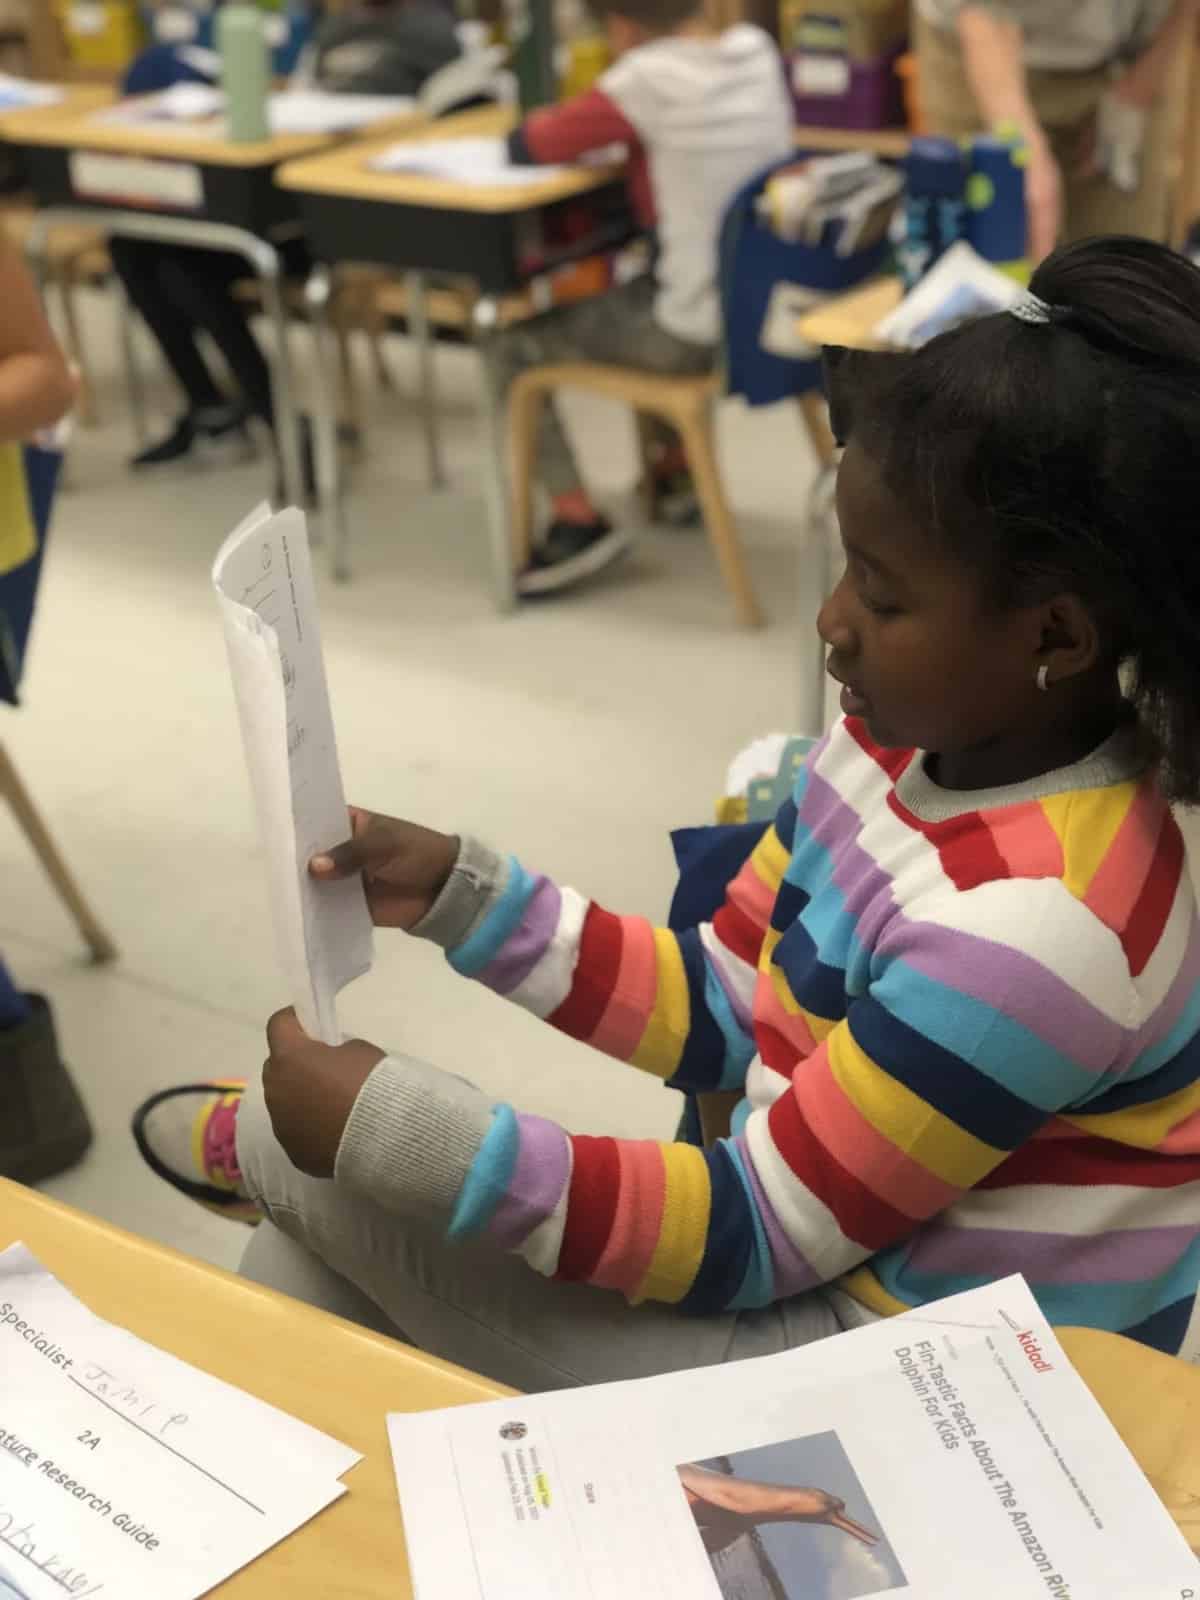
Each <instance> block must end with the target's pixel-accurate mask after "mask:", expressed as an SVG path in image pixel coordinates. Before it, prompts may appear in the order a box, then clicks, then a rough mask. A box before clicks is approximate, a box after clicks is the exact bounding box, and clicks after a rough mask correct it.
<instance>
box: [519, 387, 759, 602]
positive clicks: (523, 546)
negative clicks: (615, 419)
mask: <svg viewBox="0 0 1200 1600" xmlns="http://www.w3.org/2000/svg"><path fill="white" fill-rule="evenodd" d="M722 387H723V385H722V379H721V378H720V376H719V375H717V374H716V373H710V374H708V375H705V376H702V377H692V378H664V377H658V376H656V375H654V374H652V373H648V372H639V371H638V370H637V369H636V368H634V367H615V366H607V365H604V364H602V363H600V362H598V361H570V362H559V363H557V364H555V365H553V366H548V367H538V368H536V369H535V370H534V371H532V372H524V373H522V374H521V376H520V377H519V378H517V380H516V381H515V382H514V384H513V386H512V389H511V391H510V395H509V402H508V408H509V429H510V437H511V441H512V460H513V477H512V526H513V546H514V548H513V559H514V561H515V563H516V565H517V567H518V569H519V568H521V567H523V566H524V565H525V564H526V562H527V561H528V560H529V553H530V547H531V543H532V538H533V485H534V478H535V474H536V466H537V437H538V424H539V422H540V420H541V415H542V408H543V406H544V405H545V403H546V400H547V398H548V397H549V396H550V395H551V394H552V393H554V391H555V390H557V389H582V390H584V391H585V392H586V393H588V394H598V395H603V396H605V397H606V398H608V399H610V400H619V401H622V402H623V403H624V404H626V405H628V406H629V407H631V409H632V410H633V411H635V412H636V413H638V414H639V415H645V416H652V417H659V418H661V419H662V420H663V421H664V422H667V423H669V424H670V425H671V426H672V427H673V428H674V429H675V431H676V433H678V435H679V438H680V440H681V442H682V444H683V450H684V454H685V456H686V457H687V463H688V467H689V469H690V471H691V474H692V479H693V481H694V483H695V486H696V497H697V499H698V500H699V502H700V510H701V512H702V514H703V517H704V525H705V527H706V529H707V530H708V537H709V539H710V541H711V543H712V547H713V552H714V554H715V555H716V558H717V564H718V566H719V567H720V569H721V576H722V578H723V579H724V581H725V587H726V588H727V589H728V590H729V593H730V595H731V597H732V599H733V604H734V609H735V610H736V612H737V615H738V620H739V621H740V622H742V623H743V624H744V625H745V626H746V627H747V628H759V627H761V626H762V623H763V613H762V608H761V606H760V605H759V603H758V598H757V596H756V595H755V593H754V585H753V584H752V582H751V581H750V574H749V572H748V571H747V570H746V562H745V559H744V556H743V554H742V544H741V539H740V537H739V535H738V529H737V523H736V522H735V521H734V517H733V512H732V511H731V510H730V506H729V501H728V499H727V497H726V494H725V489H724V485H723V484H722V482H721V468H720V463H719V462H718V460H717V449H716V432H715V429H714V426H713V412H714V407H715V404H716V401H717V400H718V399H719V397H720V395H721V392H722Z"/></svg>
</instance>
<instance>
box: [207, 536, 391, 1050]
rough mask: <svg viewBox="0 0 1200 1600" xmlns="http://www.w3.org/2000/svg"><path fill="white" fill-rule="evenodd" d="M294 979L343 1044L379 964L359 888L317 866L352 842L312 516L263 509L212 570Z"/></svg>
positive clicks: (280, 936) (325, 1031)
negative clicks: (350, 991)
mask: <svg viewBox="0 0 1200 1600" xmlns="http://www.w3.org/2000/svg"><path fill="white" fill-rule="evenodd" d="M213 586H214V588H215V589H216V591H217V597H218V600H219V602H220V606H221V617H222V621H223V623H224V627H225V643H226V646H227V648H228V652H229V665H230V670H231V672H232V675H233V688H234V695H235V698H236V700H237V707H238V715H239V720H240V722H241V729H242V744H243V748H244V751H245V756H246V766H247V768H248V770H249V774H250V784H251V789H252V791H253V795H254V803H255V809H256V811H257V815H258V827H259V835H260V838H261V841H262V848H263V855H264V857H265V859H266V867H267V882H268V892H269V895H270V900H271V912H272V917H273V920H274V924H275V933H276V940H277V943H278V947H279V955H280V961H281V963H282V965H283V970H284V975H285V977H286V979H287V983H288V988H289V991H290V993H291V996H292V1002H293V1004H294V1005H295V1007H296V1013H297V1015H298V1017H299V1019H300V1022H301V1024H302V1026H303V1027H304V1028H305V1029H306V1031H307V1032H308V1033H309V1034H311V1035H312V1037H313V1038H315V1039H322V1040H324V1042H325V1043H326V1044H340V1043H341V1039H342V1036H341V1033H340V1031H339V1029H338V1023H337V1004H336V1002H337V995H338V992H339V990H341V989H343V988H344V987H345V985H346V984H347V983H349V982H350V981H351V980H352V979H353V978H357V977H360V976H361V975H362V973H364V972H366V971H367V970H368V968H369V967H370V965H371V953H372V931H371V917H370V913H369V912H368V910H367V903H366V897H365V896H364V894H363V889H362V884H361V882H360V881H359V880H358V879H347V880H346V881H345V882H342V883H333V884H328V883H326V884H317V883H315V882H314V881H313V879H312V878H311V877H310V876H309V873H308V863H309V861H310V860H311V859H312V857H313V856H314V855H316V854H317V853H318V852H320V851H322V850H329V849H331V848H332V847H333V846H334V845H336V844H340V843H341V842H342V841H343V840H344V839H345V838H346V835H347V833H348V832H349V820H348V815H347V811H346V796H345V791H344V789H343V787H342V776H341V769H340V767H339V765H338V755H337V741H336V738H335V736H334V729H333V713H332V711H331V709H330V704H329V689H328V685H327V683H326V680H325V662H324V658H323V656H322V654H321V637H320V631H319V628H318V623H317V598H316V589H315V587H314V585H313V576H312V562H311V560H310V558H309V550H308V532H307V528H306V525H305V520H304V513H303V512H301V511H297V510H295V509H291V510H287V511H280V512H278V513H275V514H272V512H271V510H270V508H269V507H268V506H265V505H264V506H260V507H259V508H258V509H257V510H255V511H253V512H252V513H251V514H250V516H248V517H247V518H246V520H245V521H244V522H243V523H242V524H241V525H240V526H239V527H238V528H236V529H235V530H234V532H233V533H231V534H230V536H229V538H228V539H226V541H225V543H224V544H223V545H222V546H221V549H220V551H219V552H218V555H217V559H216V561H215V563H214V565H213Z"/></svg>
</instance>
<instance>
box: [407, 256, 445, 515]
mask: <svg viewBox="0 0 1200 1600" xmlns="http://www.w3.org/2000/svg"><path fill="white" fill-rule="evenodd" d="M427 290H428V284H427V283H426V281H425V274H424V273H423V272H406V273H405V274H404V297H405V303H406V305H407V308H408V331H409V334H410V335H411V337H412V339H413V342H414V343H415V344H416V347H417V362H418V368H419V374H420V384H421V426H422V428H423V429H424V431H425V458H426V460H427V461H428V463H429V486H430V488H431V489H444V488H445V487H446V473H445V469H444V467H443V466H442V447H441V440H440V438H439V437H438V414H437V373H436V370H435V367H434V343H433V332H432V330H431V328H430V326H429V298H428V294H427Z"/></svg>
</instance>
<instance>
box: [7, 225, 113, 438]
mask: <svg viewBox="0 0 1200 1600" xmlns="http://www.w3.org/2000/svg"><path fill="white" fill-rule="evenodd" d="M0 215H2V216H3V223H4V231H5V233H7V235H8V237H9V238H10V239H11V240H12V242H13V244H14V245H15V246H16V247H17V249H18V250H21V251H24V248H25V241H26V239H27V238H28V236H29V230H30V228H31V227H32V226H33V219H34V216H35V215H36V213H35V211H34V208H33V207H32V206H30V205H25V204H23V203H20V202H18V203H16V204H12V205H7V204H6V205H4V207H3V208H2V211H0ZM47 268H48V273H49V282H50V285H51V286H52V287H53V289H54V292H55V295H56V297H57V300H58V308H59V311H60V313H61V320H62V332H63V345H64V347H65V349H66V352H67V355H68V357H69V358H70V361H71V364H72V365H73V366H74V367H75V368H76V370H77V371H78V373H79V398H78V401H77V403H76V414H77V415H78V417H79V420H80V422H82V423H83V424H84V426H85V427H89V428H94V427H95V426H96V425H97V424H98V422H99V421H100V410H99V406H98V405H97V403H96V387H95V383H94V382H93V379H92V363H91V359H90V357H89V353H88V349H87V345H86V342H85V340H84V335H83V323H82V321H81V319H80V316H79V290H80V289H84V288H91V289H94V288H101V287H103V285H104V284H105V283H107V282H108V281H109V280H110V275H111V272H112V265H111V263H110V261H109V259H108V249H107V246H106V244H105V236H104V234H103V233H102V232H101V230H100V229H99V228H88V227H75V226H72V227H65V228H55V229H54V231H53V233H52V234H51V235H50V241H49V248H48V260H47Z"/></svg>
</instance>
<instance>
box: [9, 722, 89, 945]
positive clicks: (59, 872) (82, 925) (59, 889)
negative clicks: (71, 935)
mask: <svg viewBox="0 0 1200 1600" xmlns="http://www.w3.org/2000/svg"><path fill="white" fill-rule="evenodd" d="M0 800H3V801H4V802H5V804H6V805H7V806H8V808H9V810H10V811H11V812H12V814H13V817H14V818H15V820H16V823H17V826H18V827H19V828H20V830H21V832H22V833H23V834H24V835H25V837H26V839H27V840H28V841H29V844H30V846H31V847H32V849H33V852H34V854H35V855H36V856H37V858H38V860H39V861H40V862H41V864H42V866H43V868H44V869H45V872H46V876H47V877H48V878H49V879H50V882H51V884H53V886H54V889H55V892H56V893H57V895H58V897H59V899H60V900H61V901H62V903H63V905H64V906H65V907H66V909H67V911H68V913H69V914H70V916H71V918H72V920H73V921H74V923H75V925H76V927H77V928H78V929H79V932H80V935H81V936H82V938H83V942H84V943H85V944H86V945H87V947H88V950H89V951H90V953H91V957H92V960H93V961H95V962H97V963H100V962H104V961H111V960H112V959H113V958H114V957H115V956H116V954H117V947H116V944H115V943H114V942H113V940H112V938H111V937H110V935H109V934H108V933H107V931H106V930H105V928H104V925H103V923H102V922H101V921H100V919H99V917H98V916H97V915H96V913H95V912H94V911H93V910H92V907H91V905H90V904H89V902H88V900H87V898H86V896H85V895H84V893H83V890H82V889H81V888H80V887H79V884H78V883H77V882H76V879H75V876H74V874H73V873H72V872H71V869H70V868H69V867H68V866H67V863H66V861H65V860H64V859H63V856H62V853H61V851H60V850H59V848H58V846H57V844H56V843H55V842H54V838H53V836H52V834H51V832H50V829H49V828H48V827H47V826H46V823H45V820H44V819H43V817H42V814H41V812H40V811H39V810H38V808H37V806H36V805H35V804H34V800H33V796H32V795H31V794H30V793H29V790H28V789H27V788H26V787H25V784H24V783H23V782H22V781H21V775H20V773H19V772H18V771H17V769H16V766H15V765H14V763H13V759H12V757H11V756H10V755H9V753H8V751H7V750H6V749H5V748H4V746H3V744H0Z"/></svg>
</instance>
